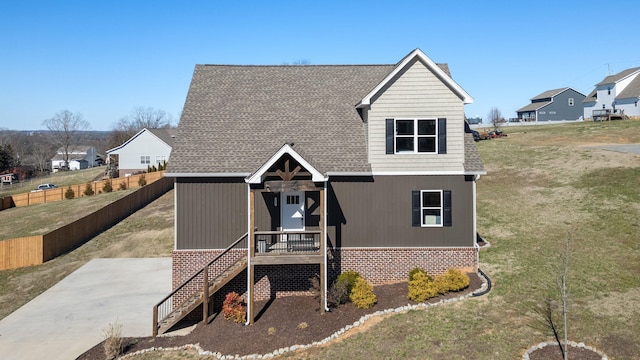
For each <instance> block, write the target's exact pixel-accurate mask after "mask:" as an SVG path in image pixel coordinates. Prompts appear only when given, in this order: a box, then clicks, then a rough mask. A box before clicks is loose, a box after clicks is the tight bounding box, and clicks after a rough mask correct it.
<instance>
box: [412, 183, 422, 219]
mask: <svg viewBox="0 0 640 360" xmlns="http://www.w3.org/2000/svg"><path fill="white" fill-rule="evenodd" d="M411 226H422V223H421V222H420V191H412V192H411Z"/></svg>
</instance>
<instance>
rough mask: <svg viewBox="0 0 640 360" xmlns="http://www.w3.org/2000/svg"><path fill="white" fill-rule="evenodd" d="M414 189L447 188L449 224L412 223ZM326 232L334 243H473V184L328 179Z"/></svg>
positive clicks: (443, 179)
mask: <svg viewBox="0 0 640 360" xmlns="http://www.w3.org/2000/svg"><path fill="white" fill-rule="evenodd" d="M413 190H450V191H451V198H452V226H451V227H414V226H412V224H411V220H412V218H411V214H412V203H411V191H413ZM327 202H328V204H329V214H328V223H327V225H328V228H327V234H328V236H329V241H330V243H331V244H333V245H334V246H338V247H422V246H436V247H443V246H473V243H474V234H473V182H472V181H466V180H465V177H464V176H463V175H459V176H375V177H349V178H336V177H331V179H330V186H329V192H328V199H327Z"/></svg>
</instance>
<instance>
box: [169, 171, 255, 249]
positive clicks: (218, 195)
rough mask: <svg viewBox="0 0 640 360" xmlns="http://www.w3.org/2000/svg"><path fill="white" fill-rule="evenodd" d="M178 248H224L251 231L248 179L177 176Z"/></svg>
mask: <svg viewBox="0 0 640 360" xmlns="http://www.w3.org/2000/svg"><path fill="white" fill-rule="evenodd" d="M175 189H176V207H177V208H176V233H177V241H176V249H178V250H183V249H224V248H226V247H227V246H229V245H230V244H231V243H232V242H233V241H235V240H236V239H237V238H239V237H240V236H241V235H242V234H244V233H246V232H247V184H245V182H244V179H207V178H177V179H176V186H175Z"/></svg>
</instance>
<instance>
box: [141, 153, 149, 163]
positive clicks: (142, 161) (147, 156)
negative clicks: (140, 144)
mask: <svg viewBox="0 0 640 360" xmlns="http://www.w3.org/2000/svg"><path fill="white" fill-rule="evenodd" d="M147 159H148V160H149V161H147V162H145V161H146V160H147ZM150 164H151V156H149V155H140V165H150Z"/></svg>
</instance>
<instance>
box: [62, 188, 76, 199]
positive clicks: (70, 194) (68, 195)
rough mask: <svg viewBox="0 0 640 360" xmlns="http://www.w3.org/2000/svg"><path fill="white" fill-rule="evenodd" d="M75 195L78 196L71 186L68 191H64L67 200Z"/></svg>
mask: <svg viewBox="0 0 640 360" xmlns="http://www.w3.org/2000/svg"><path fill="white" fill-rule="evenodd" d="M75 197H76V193H75V192H74V191H73V189H72V188H71V187H69V188H68V189H67V191H65V192H64V198H65V199H67V200H71V199H73V198H75Z"/></svg>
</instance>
